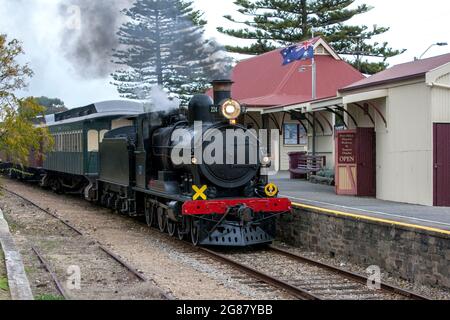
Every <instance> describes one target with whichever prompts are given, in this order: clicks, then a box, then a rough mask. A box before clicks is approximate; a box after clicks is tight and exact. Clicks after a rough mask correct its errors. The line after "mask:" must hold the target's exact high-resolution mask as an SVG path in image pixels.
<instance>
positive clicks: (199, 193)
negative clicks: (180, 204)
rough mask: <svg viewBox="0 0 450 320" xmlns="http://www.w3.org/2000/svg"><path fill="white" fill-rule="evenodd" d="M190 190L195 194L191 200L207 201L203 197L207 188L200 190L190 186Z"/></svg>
mask: <svg viewBox="0 0 450 320" xmlns="http://www.w3.org/2000/svg"><path fill="white" fill-rule="evenodd" d="M192 189H193V190H194V191H195V192H196V194H194V196H193V197H192V200H194V201H195V200H197V199H198V198H202V199H203V200H206V199H208V197H206V195H205V191H206V189H208V186H203V187H201V188H199V187H197V186H192Z"/></svg>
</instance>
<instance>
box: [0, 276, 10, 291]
mask: <svg viewBox="0 0 450 320" xmlns="http://www.w3.org/2000/svg"><path fill="white" fill-rule="evenodd" d="M0 290H3V291H9V286H8V279H7V278H6V277H0Z"/></svg>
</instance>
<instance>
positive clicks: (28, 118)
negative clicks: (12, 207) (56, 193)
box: [0, 34, 53, 165]
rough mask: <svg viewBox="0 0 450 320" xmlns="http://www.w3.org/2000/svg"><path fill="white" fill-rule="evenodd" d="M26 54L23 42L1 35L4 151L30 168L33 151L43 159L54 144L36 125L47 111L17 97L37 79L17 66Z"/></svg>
mask: <svg viewBox="0 0 450 320" xmlns="http://www.w3.org/2000/svg"><path fill="white" fill-rule="evenodd" d="M22 54H24V51H23V48H22V46H21V44H20V43H19V41H17V40H15V39H14V40H11V41H8V40H7V37H6V35H3V34H0V151H1V152H2V154H3V156H6V157H8V158H10V159H11V160H12V161H13V162H15V163H17V164H21V165H26V164H27V162H28V157H29V155H30V151H31V150H36V153H37V154H38V155H39V153H43V152H46V151H47V150H48V148H51V147H52V143H53V141H52V139H51V136H50V134H49V132H48V129H47V128H45V127H41V126H37V125H36V124H35V123H36V119H37V117H38V116H41V115H43V111H44V109H43V107H42V106H40V105H39V104H38V103H37V101H36V100H35V99H33V98H19V97H17V96H16V92H17V91H18V90H21V89H24V88H25V87H26V86H27V80H28V79H29V78H30V77H32V75H33V72H32V70H31V69H30V68H29V66H28V65H26V64H25V65H21V64H20V63H18V62H17V58H18V56H20V55H22ZM41 147H42V148H41Z"/></svg>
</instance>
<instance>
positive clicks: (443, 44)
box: [415, 42, 448, 60]
mask: <svg viewBox="0 0 450 320" xmlns="http://www.w3.org/2000/svg"><path fill="white" fill-rule="evenodd" d="M435 46H438V47H445V46H448V43H447V42H436V43H433V44H432V45H430V46H429V47H428V49H427V50H425V52H424V53H422V55H421V56H420V57H419V58H415V60H420V59H422V58H423V56H424V55H425V54H426V53H427V52H428V51H430V49H431V48H433V47H435Z"/></svg>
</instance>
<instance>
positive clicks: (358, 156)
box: [335, 128, 376, 197]
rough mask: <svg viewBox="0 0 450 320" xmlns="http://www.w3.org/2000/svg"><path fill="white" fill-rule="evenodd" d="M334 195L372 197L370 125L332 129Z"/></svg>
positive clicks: (373, 174)
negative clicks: (333, 135) (354, 128)
mask: <svg viewBox="0 0 450 320" xmlns="http://www.w3.org/2000/svg"><path fill="white" fill-rule="evenodd" d="M335 143H336V149H335V150H336V177H335V178H336V179H335V180H336V194H338V195H351V196H358V197H375V196H376V134H375V129H374V128H357V129H356V130H342V131H337V132H336V142H335Z"/></svg>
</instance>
